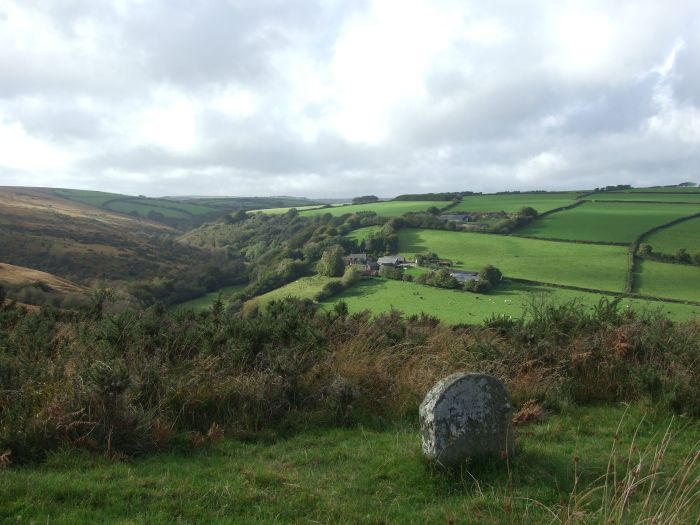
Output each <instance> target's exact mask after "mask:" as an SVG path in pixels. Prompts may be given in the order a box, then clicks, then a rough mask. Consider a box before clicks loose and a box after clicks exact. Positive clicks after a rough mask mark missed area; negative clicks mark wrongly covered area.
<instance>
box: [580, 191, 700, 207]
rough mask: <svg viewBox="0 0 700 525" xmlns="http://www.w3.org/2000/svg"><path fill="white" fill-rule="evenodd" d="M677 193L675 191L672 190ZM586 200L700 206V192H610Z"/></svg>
mask: <svg viewBox="0 0 700 525" xmlns="http://www.w3.org/2000/svg"><path fill="white" fill-rule="evenodd" d="M672 191H675V190H672ZM586 200H592V201H619V200H624V201H647V202H649V201H651V202H654V201H656V202H692V203H698V204H700V192H697V191H695V192H691V191H684V192H679V193H652V192H648V191H644V192H624V193H622V192H621V193H617V192H609V193H596V194H595V195H589V196H588V197H586Z"/></svg>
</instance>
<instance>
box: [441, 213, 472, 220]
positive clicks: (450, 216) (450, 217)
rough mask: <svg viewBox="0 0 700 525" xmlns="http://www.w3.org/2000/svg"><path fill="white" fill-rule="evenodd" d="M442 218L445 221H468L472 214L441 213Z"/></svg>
mask: <svg viewBox="0 0 700 525" xmlns="http://www.w3.org/2000/svg"><path fill="white" fill-rule="evenodd" d="M440 219H441V220H443V221H468V220H469V219H471V216H469V215H467V214H464V213H459V214H448V215H440Z"/></svg>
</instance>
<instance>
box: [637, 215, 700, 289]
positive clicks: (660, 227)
mask: <svg viewBox="0 0 700 525" xmlns="http://www.w3.org/2000/svg"><path fill="white" fill-rule="evenodd" d="M698 217H700V212H698V213H693V214H692V215H686V216H685V217H678V218H677V219H673V220H672V221H670V222H667V223H666V224H660V225H658V226H654V227H653V228H650V229H648V230H647V231H645V232H642V233H640V234H639V235H638V236H637V237H635V239H634V240H633V241H632V243H631V244H630V246H629V249H628V257H629V267H628V269H627V271H628V274H627V282H626V283H625V291H626V292H628V293H634V288H635V284H636V283H635V274H636V272H637V259H638V257H637V250H638V249H639V245H640V244H641V243H642V241H643V240H644V239H645V238H646V237H648V236H649V235H651V234H652V233H656V232H658V231H661V230H664V229H666V228H670V227H671V226H675V225H676V224H680V223H681V222H685V221H689V220H691V219H696V218H698Z"/></svg>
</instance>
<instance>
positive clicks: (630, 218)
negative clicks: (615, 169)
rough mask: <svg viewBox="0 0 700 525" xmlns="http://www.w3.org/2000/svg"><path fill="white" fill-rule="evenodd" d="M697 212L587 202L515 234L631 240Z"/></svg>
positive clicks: (684, 207) (687, 207)
mask: <svg viewBox="0 0 700 525" xmlns="http://www.w3.org/2000/svg"><path fill="white" fill-rule="evenodd" d="M698 212H700V205H698V206H696V205H693V204H656V203H648V204H646V203H645V204H641V203H639V204H638V203H630V204H622V203H612V202H611V203H602V202H587V203H585V204H582V205H581V206H577V207H576V208H572V209H570V210H565V211H562V212H557V213H553V214H552V215H549V216H547V217H544V218H542V219H538V220H536V221H533V222H532V223H530V224H529V225H528V226H526V227H525V228H522V229H520V230H518V232H517V233H518V234H522V235H530V236H533V237H542V238H549V239H568V240H572V241H601V242H618V243H630V242H632V240H633V239H634V238H635V237H636V236H637V235H639V234H640V233H642V232H644V231H646V230H648V229H650V228H653V227H654V226H659V225H661V224H664V223H667V222H670V221H672V220H674V219H677V218H679V217H684V216H686V215H692V214H693V213H698Z"/></svg>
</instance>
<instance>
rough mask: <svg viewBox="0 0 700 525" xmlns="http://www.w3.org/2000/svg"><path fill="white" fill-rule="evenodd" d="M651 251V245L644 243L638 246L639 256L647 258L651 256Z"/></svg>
mask: <svg viewBox="0 0 700 525" xmlns="http://www.w3.org/2000/svg"><path fill="white" fill-rule="evenodd" d="M653 251H654V250H653V249H652V247H651V244H647V243H644V244H640V245H639V254H640V255H643V256H648V255H651V254H652V253H653Z"/></svg>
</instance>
